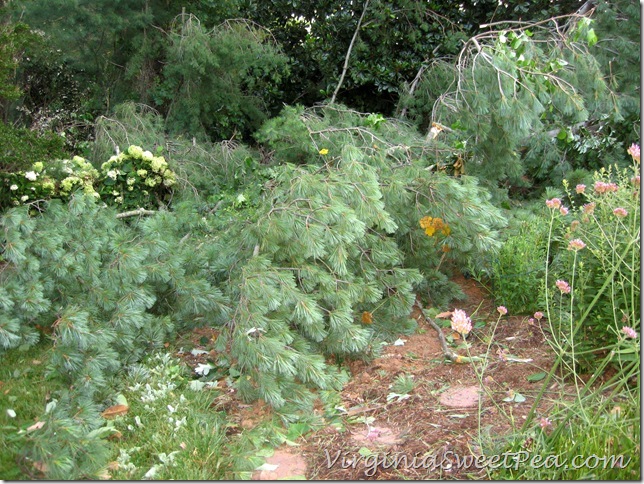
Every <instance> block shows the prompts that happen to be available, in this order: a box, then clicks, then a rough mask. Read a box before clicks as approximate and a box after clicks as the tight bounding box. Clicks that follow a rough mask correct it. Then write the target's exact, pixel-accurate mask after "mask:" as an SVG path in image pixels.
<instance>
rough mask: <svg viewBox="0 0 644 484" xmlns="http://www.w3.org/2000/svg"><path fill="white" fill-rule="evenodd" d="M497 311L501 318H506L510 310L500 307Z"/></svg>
mask: <svg viewBox="0 0 644 484" xmlns="http://www.w3.org/2000/svg"><path fill="white" fill-rule="evenodd" d="M496 310H497V311H498V312H499V314H500V315H501V316H505V315H506V314H508V308H506V307H505V306H499V307H498V308H496Z"/></svg>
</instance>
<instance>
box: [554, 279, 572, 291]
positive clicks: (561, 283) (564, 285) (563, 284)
mask: <svg viewBox="0 0 644 484" xmlns="http://www.w3.org/2000/svg"><path fill="white" fill-rule="evenodd" d="M555 285H556V286H557V289H559V290H560V291H561V294H570V284H568V283H567V282H566V281H562V280H561V279H558V280H557V282H556V283H555Z"/></svg>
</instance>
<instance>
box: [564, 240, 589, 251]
mask: <svg viewBox="0 0 644 484" xmlns="http://www.w3.org/2000/svg"><path fill="white" fill-rule="evenodd" d="M584 247H586V244H584V241H583V240H581V239H574V240H571V241H570V242H569V243H568V250H575V251H577V250H581V249H583V248H584Z"/></svg>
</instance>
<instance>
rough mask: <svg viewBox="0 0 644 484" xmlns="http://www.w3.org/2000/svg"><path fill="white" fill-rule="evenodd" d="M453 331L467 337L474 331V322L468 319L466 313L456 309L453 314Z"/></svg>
mask: <svg viewBox="0 0 644 484" xmlns="http://www.w3.org/2000/svg"><path fill="white" fill-rule="evenodd" d="M452 329H453V330H454V331H456V332H457V333H461V334H462V335H466V334H468V333H469V332H470V331H472V321H471V320H470V318H468V317H467V314H465V311H463V310H461V309H454V312H453V313H452Z"/></svg>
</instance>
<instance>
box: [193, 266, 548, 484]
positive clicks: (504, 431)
mask: <svg viewBox="0 0 644 484" xmlns="http://www.w3.org/2000/svg"><path fill="white" fill-rule="evenodd" d="M455 280H456V282H458V283H459V284H460V285H461V287H462V288H463V291H464V292H465V294H466V295H467V296H468V297H467V300H465V301H463V302H462V303H460V304H459V305H458V306H457V307H458V308H460V309H464V310H465V311H466V312H467V313H468V314H469V315H471V314H473V313H474V314H475V316H474V318H473V320H474V321H484V322H485V323H486V324H485V325H484V326H483V327H481V328H477V329H474V330H473V331H472V333H471V334H470V335H469V336H468V338H467V341H468V343H469V344H470V348H469V352H470V354H471V355H485V354H486V353H488V354H489V359H488V360H487V362H486V364H485V365H484V364H483V363H461V364H457V363H452V362H451V361H449V360H448V359H446V358H445V357H444V355H443V352H442V350H441V346H440V344H439V341H438V337H437V335H436V332H435V330H434V329H433V328H432V327H431V326H429V324H427V323H426V322H424V321H423V320H422V319H421V318H420V315H419V314H418V311H415V312H414V314H412V315H413V316H414V317H416V318H417V319H418V320H419V328H418V331H417V333H416V334H413V335H411V336H401V339H402V340H403V343H404V344H402V345H400V344H399V345H395V344H393V342H392V344H389V345H387V346H385V347H383V351H382V354H381V356H380V357H379V358H377V359H375V360H374V361H371V362H368V363H367V362H363V361H353V362H350V363H349V364H348V365H347V366H348V369H349V371H350V373H351V375H352V378H351V380H350V381H349V383H348V384H347V385H346V386H345V388H344V389H343V391H342V393H341V397H342V405H341V406H342V407H343V408H344V409H346V414H345V415H344V417H343V420H344V426H343V428H341V429H340V430H338V429H337V428H334V427H332V426H329V427H326V428H322V429H320V430H318V431H316V432H313V433H309V434H307V435H306V436H304V437H302V438H300V439H299V440H298V443H299V444H300V446H299V447H296V448H290V449H288V454H290V455H292V454H293V453H297V454H298V455H299V456H300V457H301V458H303V459H304V460H305V462H306V469H305V470H304V471H302V472H301V474H300V475H305V476H306V478H307V479H310V480H311V479H312V480H363V479H371V480H376V479H377V480H383V479H384V480H397V479H415V480H420V479H445V478H449V479H485V478H486V473H485V471H484V470H482V469H477V468H476V467H475V466H470V467H467V466H464V465H463V464H462V461H463V459H466V458H468V456H469V457H470V458H471V456H476V455H479V454H480V452H481V448H480V445H479V443H480V441H481V440H486V441H487V442H488V443H489V442H492V441H495V440H496V441H499V442H501V440H502V439H503V438H504V436H507V435H508V434H510V433H511V432H512V431H513V426H514V428H517V427H520V426H521V424H522V423H523V421H524V420H525V418H526V415H527V414H528V412H529V410H530V407H531V406H532V404H533V402H534V398H535V396H536V394H537V392H538V391H539V390H540V388H541V382H538V381H536V382H531V381H529V380H528V379H527V377H528V376H530V375H534V374H536V373H539V372H547V371H549V369H550V367H551V364H552V361H553V356H552V353H551V351H550V348H549V346H548V344H547V343H546V341H545V339H544V335H543V332H542V328H541V327H540V325H539V323H538V322H537V323H530V322H529V316H514V315H508V316H504V317H502V318H501V321H500V322H499V324H498V325H496V324H495V322H496V321H497V317H498V313H497V311H496V305H495V304H494V301H493V300H491V299H490V298H489V297H488V294H487V292H486V291H485V289H484V288H482V287H481V286H480V285H479V284H477V283H476V282H475V281H473V280H471V279H466V278H463V277H458V278H456V279H455ZM449 309H453V308H449ZM443 332H444V334H445V336H449V335H450V334H451V331H450V330H448V329H447V328H446V329H444V330H443ZM493 332H494V334H493V335H492V333H493ZM214 338H216V334H213V333H209V332H208V331H207V330H203V331H202V332H201V333H198V334H196V335H195V336H194V337H192V338H191V339H192V342H193V343H194V344H195V345H197V343H198V342H199V341H201V342H202V343H203V342H205V340H206V339H214ZM457 342H458V341H457ZM399 343H400V341H399ZM461 343H462V341H461ZM197 346H198V345H197ZM206 346H207V345H206ZM488 348H489V351H488ZM453 350H454V351H455V352H457V353H459V354H460V355H462V356H466V355H467V353H466V352H465V351H464V350H463V348H462V347H461V348H458V347H456V348H453ZM209 356H210V355H208V354H198V355H192V354H191V353H184V355H183V357H184V359H186V360H187V362H188V363H189V364H191V365H193V366H194V365H196V364H198V363H200V362H203V361H205V360H206V359H207V358H208V357H209ZM400 375H406V376H408V377H410V378H413V382H414V384H413V389H412V390H411V391H409V392H408V394H406V395H404V396H403V395H401V396H399V397H393V398H392V397H391V396H390V394H391V393H392V389H391V386H392V384H394V381H395V379H396V377H398V376H400ZM220 383H221V386H220V390H224V393H223V394H222V395H221V396H220V397H218V398H217V399H216V401H215V402H213V404H214V405H217V406H218V407H219V408H220V409H221V408H222V407H223V408H224V409H225V410H226V411H227V412H228V414H229V418H230V419H231V420H232V422H237V424H238V426H237V430H238V431H242V430H243V429H246V428H249V427H252V426H253V425H255V423H256V422H258V419H261V417H262V416H268V415H269V414H270V409H269V408H268V407H267V406H266V405H265V404H262V403H257V404H254V405H252V406H249V405H242V404H241V403H240V402H239V401H237V399H236V395H234V394H233V393H232V392H225V384H224V382H223V381H222V382H220ZM552 390H554V387H553V388H552ZM517 395H519V396H520V397H521V398H518V397H516V396H517ZM546 396H547V395H546ZM388 397H389V398H388ZM463 398H465V399H466V400H462V399H463ZM548 405H549V403H548V398H545V399H544V401H543V408H540V409H539V413H538V416H539V415H547V413H546V410H547V406H548ZM512 422H514V423H512ZM275 455H277V457H278V458H279V459H283V462H282V461H280V465H279V467H278V468H277V469H276V470H275V471H276V472H287V473H289V476H290V477H292V476H293V475H296V474H294V472H296V471H291V470H288V469H289V465H290V464H286V462H289V460H290V459H291V456H290V455H289V456H287V455H282V452H281V451H280V452H279V453H278V451H276V453H275ZM297 465H298V466H299V465H300V464H297ZM280 467H283V469H282V470H281V471H278V469H279V468H280ZM301 470H302V469H301V468H300V467H297V472H300V471H301ZM271 472H272V471H271ZM267 476H269V477H267ZM280 476H281V477H277V474H275V475H274V474H270V473H266V472H265V473H264V474H262V475H261V476H260V475H259V474H256V475H255V478H256V479H279V478H284V477H289V476H286V475H285V476H282V475H281V474H280Z"/></svg>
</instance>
